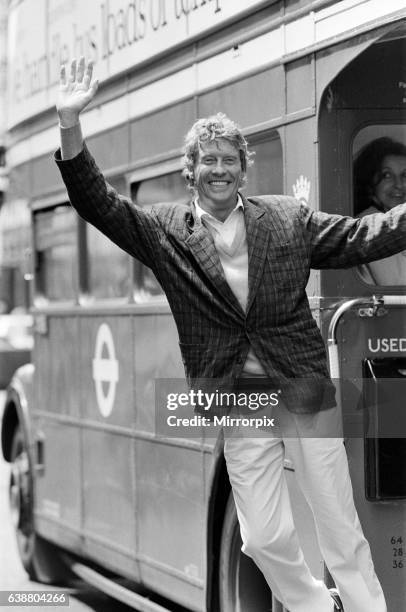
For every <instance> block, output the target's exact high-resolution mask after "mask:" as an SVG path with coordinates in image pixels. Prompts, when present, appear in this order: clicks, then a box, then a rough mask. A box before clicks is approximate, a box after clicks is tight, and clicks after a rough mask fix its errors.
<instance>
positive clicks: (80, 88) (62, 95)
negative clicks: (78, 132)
mask: <svg viewBox="0 0 406 612" xmlns="http://www.w3.org/2000/svg"><path fill="white" fill-rule="evenodd" d="M92 74H93V63H92V61H89V62H88V64H87V66H86V62H85V58H84V57H81V58H80V60H79V62H76V60H73V61H72V62H71V66H70V75H69V77H67V74H66V67H65V66H62V67H61V78H60V83H59V93H58V98H57V102H56V110H57V113H58V115H59V121H60V124H61V126H62V127H65V128H68V127H72V126H73V125H75V124H76V123H77V122H78V120H79V114H80V113H81V111H82V110H83V109H84V108H85V107H86V106H87V105H88V104H89V102H90V101H91V100H93V98H94V96H95V95H96V91H97V87H98V85H99V83H98V81H97V80H94V81H92Z"/></svg>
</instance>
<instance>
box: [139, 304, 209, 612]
mask: <svg viewBox="0 0 406 612" xmlns="http://www.w3.org/2000/svg"><path fill="white" fill-rule="evenodd" d="M133 321H134V328H133V329H134V331H133V338H134V351H135V371H136V377H137V378H136V381H135V384H136V389H137V395H136V406H137V431H139V435H140V438H139V439H138V440H137V443H136V457H135V465H136V472H137V530H138V531H137V536H138V544H137V549H138V555H139V560H140V564H141V572H142V580H143V582H144V583H145V584H147V585H149V586H151V587H152V588H153V589H154V590H156V591H158V592H160V593H162V594H164V595H167V596H169V597H171V596H172V597H173V593H174V592H176V593H177V598H178V599H179V601H180V602H182V603H183V605H185V606H187V607H189V608H191V609H193V610H201V609H202V608H203V602H204V590H203V584H204V579H205V568H206V554H205V551H206V537H205V535H206V522H205V519H206V510H205V507H206V503H207V500H206V499H205V491H204V487H202V482H203V479H204V474H203V467H204V466H203V451H202V448H201V440H200V438H198V437H197V438H196V437H192V438H190V440H189V439H188V438H187V432H186V434H185V437H184V438H167V439H164V438H162V439H161V441H160V440H159V438H156V437H155V435H154V433H153V432H154V431H155V411H156V410H164V411H165V410H166V407H165V406H160V405H159V406H155V402H154V392H155V383H154V381H156V379H162V378H171V379H179V382H180V383H181V386H182V389H183V387H184V381H183V378H184V372H183V365H182V361H181V358H180V351H179V348H178V344H177V332H176V328H175V324H174V322H173V319H172V317H171V316H170V315H169V314H168V315H152V316H141V317H134V320H133ZM191 416H192V413H191ZM143 432H145V438H144V436H143ZM150 436H152V437H151V438H150ZM148 438H150V439H148ZM189 442H192V444H193V447H192V448H190V447H188V446H187V445H188V443H189ZM185 445H186V446H185ZM189 446H190V445H189ZM157 529H158V532H157Z"/></svg>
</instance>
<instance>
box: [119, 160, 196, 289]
mask: <svg viewBox="0 0 406 612" xmlns="http://www.w3.org/2000/svg"><path fill="white" fill-rule="evenodd" d="M131 197H132V199H133V201H134V202H135V203H136V204H138V205H139V206H142V207H146V208H148V207H150V206H152V205H153V204H187V203H188V202H189V201H190V197H191V196H190V192H189V190H188V189H187V187H186V182H185V179H184V178H183V176H182V174H181V172H171V173H170V174H165V175H162V176H157V177H154V178H150V179H146V180H144V181H141V182H139V183H133V184H132V185H131ZM136 285H137V287H138V289H139V290H140V291H141V292H142V294H143V295H146V296H147V297H150V298H151V297H157V296H162V295H163V294H164V293H163V291H162V288H161V286H160V285H159V283H158V281H157V280H156V278H155V275H154V274H153V272H152V271H151V270H150V268H147V267H146V266H144V265H142V264H139V266H138V269H137V278H136Z"/></svg>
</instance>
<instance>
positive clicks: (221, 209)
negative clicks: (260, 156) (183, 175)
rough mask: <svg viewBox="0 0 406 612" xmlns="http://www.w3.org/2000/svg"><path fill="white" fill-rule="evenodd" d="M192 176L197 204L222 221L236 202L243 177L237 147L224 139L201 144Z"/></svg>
mask: <svg viewBox="0 0 406 612" xmlns="http://www.w3.org/2000/svg"><path fill="white" fill-rule="evenodd" d="M194 177H195V184H196V188H197V192H198V196H199V204H200V206H201V207H202V208H204V210H207V212H209V213H211V214H212V215H214V216H217V217H218V218H219V219H221V220H224V219H225V218H226V217H227V216H228V214H229V213H230V212H231V211H232V210H233V208H234V207H235V205H236V203H237V191H238V189H239V187H240V185H241V179H242V177H243V171H242V167H241V159H240V153H239V151H238V149H237V148H236V147H235V146H234V145H233V144H232V143H231V142H229V141H228V140H225V139H224V138H219V139H218V140H214V141H210V142H207V143H203V144H202V145H201V146H200V148H199V157H198V159H197V161H196V163H195V167H194Z"/></svg>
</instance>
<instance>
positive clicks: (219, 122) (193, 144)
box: [182, 113, 254, 192]
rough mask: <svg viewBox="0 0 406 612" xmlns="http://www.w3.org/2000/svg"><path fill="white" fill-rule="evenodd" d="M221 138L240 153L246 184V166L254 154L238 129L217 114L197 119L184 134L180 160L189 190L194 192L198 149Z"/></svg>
mask: <svg viewBox="0 0 406 612" xmlns="http://www.w3.org/2000/svg"><path fill="white" fill-rule="evenodd" d="M220 138H223V139H224V140H228V141H229V142H231V143H232V144H233V145H234V146H235V147H236V149H238V151H239V153H240V160H241V168H242V172H243V176H242V185H243V184H244V183H245V182H246V173H247V168H248V166H251V165H252V164H253V160H252V157H253V156H254V153H252V152H251V151H249V150H248V143H247V141H246V139H245V138H244V136H243V134H242V132H241V129H240V127H239V126H238V125H237V124H236V123H235V122H234V121H232V120H231V119H229V118H228V117H227V116H226V115H225V114H224V113H217V114H216V115H211V116H210V117H205V118H204V119H198V120H197V121H196V123H194V124H193V125H192V127H191V129H190V130H189V132H188V133H187V134H186V137H185V154H184V156H183V158H182V164H183V172H182V174H183V176H184V177H185V179H186V182H187V184H188V187H189V189H191V190H192V191H193V192H194V191H196V187H195V179H194V172H193V171H194V167H195V164H196V162H197V160H198V158H199V147H200V146H201V145H202V144H203V143H206V142H212V141H214V140H219V139H220Z"/></svg>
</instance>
